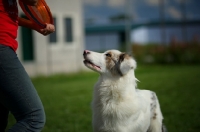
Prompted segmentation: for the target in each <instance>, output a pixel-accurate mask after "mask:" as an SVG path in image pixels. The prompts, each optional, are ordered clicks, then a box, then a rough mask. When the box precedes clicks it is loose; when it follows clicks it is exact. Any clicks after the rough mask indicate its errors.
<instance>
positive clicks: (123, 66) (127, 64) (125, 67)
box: [119, 54, 136, 75]
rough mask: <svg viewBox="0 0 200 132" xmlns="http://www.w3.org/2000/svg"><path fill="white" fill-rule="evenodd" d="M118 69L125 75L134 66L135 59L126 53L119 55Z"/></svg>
mask: <svg viewBox="0 0 200 132" xmlns="http://www.w3.org/2000/svg"><path fill="white" fill-rule="evenodd" d="M119 60H120V71H121V73H122V75H126V74H127V73H128V72H129V71H130V70H134V69H135V68H136V61H135V60H134V59H133V58H132V57H131V56H130V55H128V54H122V55H120V58H119Z"/></svg>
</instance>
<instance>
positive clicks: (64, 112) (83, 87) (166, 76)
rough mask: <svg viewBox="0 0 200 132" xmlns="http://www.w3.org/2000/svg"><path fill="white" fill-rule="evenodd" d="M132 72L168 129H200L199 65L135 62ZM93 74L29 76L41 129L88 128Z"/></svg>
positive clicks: (70, 131) (75, 131) (67, 131)
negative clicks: (40, 110) (41, 112)
mask: <svg viewBox="0 0 200 132" xmlns="http://www.w3.org/2000/svg"><path fill="white" fill-rule="evenodd" d="M135 74H136V77H137V78H138V79H139V80H140V82H139V83H138V88H140V89H149V90H153V91H155V92H156V93H157V96H158V98H159V101H160V105H161V109H162V112H163V115H164V118H165V119H164V123H165V125H166V126H167V128H168V131H169V132H200V65H190V66H189V65H181V66H180V65H166V66H162V65H148V66H140V65H139V66H138V68H137V70H136V73H135ZM97 78H98V74H97V73H94V72H81V73H77V74H70V75H63V74H62V75H54V76H50V77H37V78H33V79H32V80H33V83H34V85H35V87H36V88H37V90H38V93H39V95H40V97H41V99H42V101H43V104H44V107H45V111H46V116H47V122H46V125H45V127H44V129H43V132H92V126H91V109H90V103H91V100H92V91H93V85H94V84H95V82H96V81H97ZM13 123H14V119H13V117H12V116H11V115H10V117H9V126H11V125H12V124H13Z"/></svg>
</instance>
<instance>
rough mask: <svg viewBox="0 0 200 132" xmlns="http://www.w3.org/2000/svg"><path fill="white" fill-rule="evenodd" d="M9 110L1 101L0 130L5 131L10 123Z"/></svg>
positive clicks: (0, 131)
mask: <svg viewBox="0 0 200 132" xmlns="http://www.w3.org/2000/svg"><path fill="white" fill-rule="evenodd" d="M8 114H9V110H8V109H7V108H6V107H5V106H4V105H3V104H1V103H0V132H5V130H6V126H7V123H8Z"/></svg>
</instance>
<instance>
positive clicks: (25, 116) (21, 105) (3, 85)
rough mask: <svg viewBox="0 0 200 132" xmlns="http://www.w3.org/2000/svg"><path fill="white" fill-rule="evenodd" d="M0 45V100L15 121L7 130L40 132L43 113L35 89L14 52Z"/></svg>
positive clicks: (43, 117) (43, 121)
mask: <svg viewBox="0 0 200 132" xmlns="http://www.w3.org/2000/svg"><path fill="white" fill-rule="evenodd" d="M1 47H2V46H1ZM1 47H0V97H1V98H0V102H1V103H2V104H3V105H4V106H5V107H6V108H7V109H9V110H10V112H11V113H12V114H13V115H14V117H15V119H16V121H17V122H16V124H15V125H14V126H12V128H10V129H9V130H8V131H10V132H11V131H12V132H29V131H30V132H40V131H41V130H42V128H43V127H44V123H45V113H44V108H43V105H42V102H41V100H40V98H39V96H38V94H37V91H36V90H35V88H34V86H33V84H32V82H31V80H30V78H29V76H28V75H27V73H26V71H25V69H24V68H23V66H22V65H21V63H20V61H19V60H18V58H17V55H16V53H15V52H14V51H13V50H12V49H10V48H9V47H3V48H1Z"/></svg>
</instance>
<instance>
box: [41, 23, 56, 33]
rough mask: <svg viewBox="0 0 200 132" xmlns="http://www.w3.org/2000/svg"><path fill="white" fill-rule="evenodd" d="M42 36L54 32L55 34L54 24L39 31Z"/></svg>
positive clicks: (47, 25)
mask: <svg viewBox="0 0 200 132" xmlns="http://www.w3.org/2000/svg"><path fill="white" fill-rule="evenodd" d="M39 32H40V33H41V34H43V35H44V36H46V35H49V34H51V33H53V32H55V27H54V25H52V24H48V23H46V27H45V28H43V29H40V31H39Z"/></svg>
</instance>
